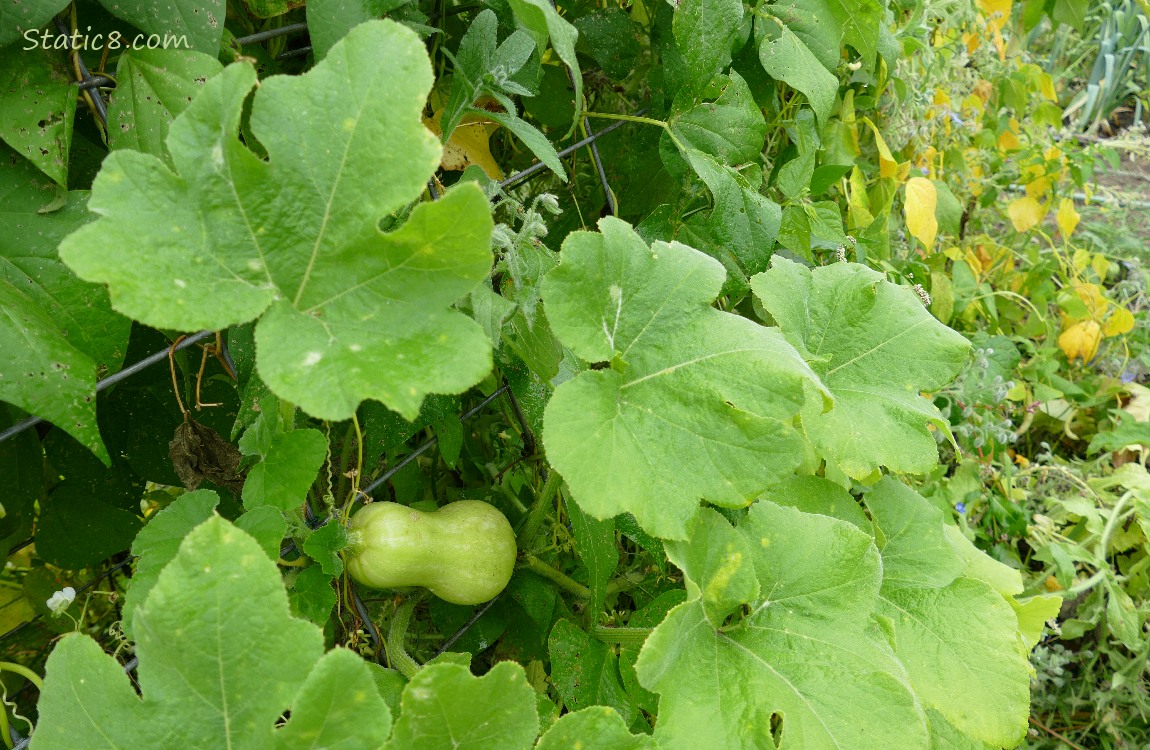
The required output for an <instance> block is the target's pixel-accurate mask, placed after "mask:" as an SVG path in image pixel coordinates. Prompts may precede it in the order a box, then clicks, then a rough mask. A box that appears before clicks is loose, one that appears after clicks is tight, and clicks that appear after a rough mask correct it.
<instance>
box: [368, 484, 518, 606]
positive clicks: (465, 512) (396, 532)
mask: <svg viewBox="0 0 1150 750" xmlns="http://www.w3.org/2000/svg"><path fill="white" fill-rule="evenodd" d="M348 532H349V538H350V542H351V547H350V550H349V554H348V558H347V572H348V574H349V575H350V576H351V577H352V578H353V579H354V580H355V581H356V582H358V583H361V584H363V585H364V586H368V587H370V588H375V589H391V588H401V587H404V586H423V587H425V588H427V589H429V590H430V591H431V593H433V594H435V595H436V596H438V597H439V598H440V599H443V600H444V601H446V602H451V603H452V604H479V603H481V602H485V601H488V600H490V599H492V598H494V597H495V595H496V594H498V593H499V592H500V591H502V590H503V589H504V588H506V586H507V582H508V581H510V580H511V572H512V571H513V570H514V568H515V555H516V552H517V550H516V547H515V532H514V531H513V530H512V528H511V524H510V523H508V522H507V517H506V516H504V515H503V514H502V513H501V512H500V511H499V510H497V509H496V508H495V507H494V506H492V505H489V504H487V503H484V502H480V501H478V500H461V501H459V502H456V503H449V504H447V505H445V506H443V507H442V508H440V509H439V510H437V511H434V512H432V513H424V512H422V511H418V510H415V509H414V508H409V507H407V506H406V505H399V504H398V503H387V502H383V503H371V504H369V505H365V506H364V507H363V508H361V509H360V510H359V511H357V512H356V513H355V515H353V516H352V519H351V524H350V526H349V527H348Z"/></svg>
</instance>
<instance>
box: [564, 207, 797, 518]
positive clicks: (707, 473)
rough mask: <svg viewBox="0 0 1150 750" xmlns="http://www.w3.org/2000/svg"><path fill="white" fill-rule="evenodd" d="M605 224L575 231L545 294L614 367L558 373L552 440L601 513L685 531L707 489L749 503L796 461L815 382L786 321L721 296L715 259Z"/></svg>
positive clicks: (576, 334) (718, 499) (719, 500)
mask: <svg viewBox="0 0 1150 750" xmlns="http://www.w3.org/2000/svg"><path fill="white" fill-rule="evenodd" d="M599 228H600V231H601V234H597V233H590V232H575V233H572V234H570V235H568V237H567V239H566V241H564V243H563V251H562V254H561V260H560V265H559V267H558V268H557V269H555V270H554V271H552V272H551V273H549V274H548V275H547V276H546V277H545V278H544V280H543V300H544V303H545V305H546V308H547V315H548V318H549V319H550V320H551V321H552V328H553V330H554V332H555V334H556V335H557V336H558V338H559V340H560V341H562V342H563V343H564V344H565V345H567V346H568V347H570V348H571V350H572V351H573V352H574V353H575V354H577V355H578V356H579V357H581V358H582V359H584V360H586V361H588V362H593V363H596V362H601V363H608V362H609V363H610V366H609V367H608V368H606V369H597V370H591V371H587V372H583V373H580V374H579V375H578V376H576V377H575V378H573V379H571V380H569V381H567V382H566V383H563V385H561V386H559V388H558V389H557V390H556V391H555V395H554V396H553V397H552V399H551V401H550V403H548V404H547V410H546V412H545V414H544V418H543V443H544V446H545V447H546V449H547V457H548V460H550V461H551V464H552V465H553V466H554V467H555V468H556V469H557V470H558V471H559V472H560V473H561V474H562V475H563V477H564V478H565V479H566V480H567V483H568V486H569V487H570V489H571V494H572V496H573V497H574V499H575V502H577V503H578V504H579V505H580V507H582V508H583V509H584V510H585V511H587V512H588V513H590V514H591V515H592V516H595V517H596V518H609V517H611V516H614V515H617V514H619V513H623V512H629V513H632V514H633V515H634V516H635V518H636V519H637V520H638V521H639V524H640V525H641V526H642V527H643V528H644V529H646V530H647V531H648V532H650V533H652V534H654V535H655V536H660V537H664V538H671V539H682V538H685V537H686V534H687V524H688V522H689V521H690V519H691V517H692V516H694V515H695V511H696V510H697V508H698V503H699V500H700V499H706V500H708V501H710V502H712V503H716V504H719V505H723V506H729V507H739V506H742V505H746V504H747V503H748V502H749V501H750V500H751V499H752V498H754V497H755V495H757V494H758V493H759V492H760V491H761V490H762V489H764V488H765V487H766V486H767V485H769V484H771V483H772V482H773V481H778V479H779V478H780V477H782V476H783V475H784V474H787V473H789V472H790V471H791V470H792V469H793V468H794V467H795V466H797V465H798V463H799V445H798V442H797V441H796V438H795V433H794V431H793V429H792V428H791V426H790V421H791V417H792V416H793V415H794V414H795V412H796V411H797V410H798V409H799V407H800V405H801V404H802V401H803V387H804V386H803V384H804V382H817V381H816V380H815V378H814V377H813V375H812V373H811V371H810V369H809V368H808V367H807V366H806V365H805V364H804V363H803V362H802V360H801V359H800V358H799V356H798V355H797V353H796V352H795V351H794V350H793V349H792V347H791V346H790V345H788V344H787V343H786V342H785V341H784V340H783V338H782V336H780V335H778V333H777V332H773V331H769V330H767V329H764V328H761V327H760V326H758V325H756V324H754V323H753V322H751V321H750V320H747V319H746V318H742V317H738V316H735V315H731V314H728V313H722V312H719V311H718V310H715V309H713V308H711V307H710V303H711V302H712V300H714V298H715V296H716V295H717V294H718V292H719V289H720V287H721V286H722V284H723V277H724V273H723V269H722V266H720V265H719V263H718V262H717V261H715V260H713V259H711V258H709V257H707V256H705V255H703V254H702V253H700V252H698V251H696V250H693V249H691V248H689V247H686V246H685V245H680V244H678V243H672V244H666V243H663V242H656V243H654V245H652V246H651V247H648V246H647V245H646V244H645V243H644V242H643V240H642V239H640V237H639V236H638V235H637V234H635V232H634V230H633V229H632V228H631V227H630V226H629V225H627V224H626V223H624V222H622V221H620V220H618V219H614V218H610V217H608V218H605V219H603V220H601V221H600V222H599ZM668 466H674V467H676V470H675V471H668V470H667V467H668Z"/></svg>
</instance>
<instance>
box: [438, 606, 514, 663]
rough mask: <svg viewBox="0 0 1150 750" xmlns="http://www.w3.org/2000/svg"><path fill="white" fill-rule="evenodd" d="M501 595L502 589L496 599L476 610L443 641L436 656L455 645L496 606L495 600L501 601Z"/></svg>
mask: <svg viewBox="0 0 1150 750" xmlns="http://www.w3.org/2000/svg"><path fill="white" fill-rule="evenodd" d="M501 596H503V592H502V591H500V592H499V593H498V594H496V595H495V598H494V599H492V600H491V601H489V602H487V604H484V605H483V607H482V608H480V610H479V611H478V612H476V613H475V614H473V615H472V616H471V619H469V620H468V621H467V622H465V623H463V626H462V627H461V628H459V630H456V631H455V633H454V634H452V636H451V637H450V638H448V639H447V640H446V641H444V642H443V645H442V646H440V647H439V650H438V651H436V652H435V656H439V655H440V654H442V653H445V652H446V651H447V649H449V648H451V647H452V646H454V645H455V642H456V641H458V640H459V639H460V638H462V637H463V634H464V633H466V632H467V631H468V630H470V629H471V626H472V625H474V624H475V623H477V622H479V618H480V617H483V616H484V615H485V614H487V610H489V609H491V608H492V607H494V606H495V602H497V601H499V597H501ZM432 658H434V657H432Z"/></svg>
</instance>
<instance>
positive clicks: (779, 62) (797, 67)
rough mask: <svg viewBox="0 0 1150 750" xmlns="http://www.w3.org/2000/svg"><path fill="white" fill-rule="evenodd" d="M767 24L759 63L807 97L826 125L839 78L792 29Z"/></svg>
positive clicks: (773, 76) (768, 71)
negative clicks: (825, 66)
mask: <svg viewBox="0 0 1150 750" xmlns="http://www.w3.org/2000/svg"><path fill="white" fill-rule="evenodd" d="M772 22H773V23H772ZM763 23H764V24H765V26H766V28H767V31H766V35H765V36H764V37H763V40H762V42H760V44H759V62H760V63H762V66H763V69H764V70H766V71H767V73H768V74H770V76H771V78H775V79H777V80H780V81H782V82H784V83H786V84H787V85H788V86H791V87H792V88H794V89H797V90H798V91H801V92H802V93H803V94H804V95H806V97H807V101H808V102H810V104H811V109H813V110H814V111H815V115H816V116H818V118H819V124H820V125H826V123H827V120H829V119H830V116H831V110H832V109H833V108H834V104H835V96H836V95H837V94H838V90H839V81H838V79H837V78H835V77H834V75H832V74H831V73H830V71H828V70H827V69H826V68H824V67H823V64H822V63H820V62H819V59H818V57H816V56H815V54H814V53H813V52H811V50H810V48H808V47H807V45H806V44H804V43H803V40H802V39H799V37H798V36H796V35H795V32H793V31H791V30H790V28H788V27H787V26H784V25H783V24H782V23H781V22H778V21H776V20H775V19H773V18H772V19H771V20H770V21H766V22H763ZM772 26H774V27H775V28H771V27H772Z"/></svg>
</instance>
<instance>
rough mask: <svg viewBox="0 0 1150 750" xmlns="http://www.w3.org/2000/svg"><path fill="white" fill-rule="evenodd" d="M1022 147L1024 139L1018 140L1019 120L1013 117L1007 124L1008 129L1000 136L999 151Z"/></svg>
mask: <svg viewBox="0 0 1150 750" xmlns="http://www.w3.org/2000/svg"><path fill="white" fill-rule="evenodd" d="M1019 148H1022V141H1020V140H1018V121H1017V120H1015V119H1014V118H1013V117H1011V118H1010V122H1009V123H1008V124H1007V126H1006V130H1004V131H1002V133H1001V134H1000V135H999V136H998V149H999V151H1013V150H1015V149H1019Z"/></svg>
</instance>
